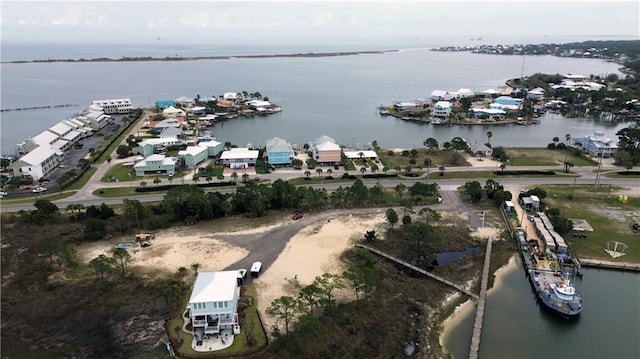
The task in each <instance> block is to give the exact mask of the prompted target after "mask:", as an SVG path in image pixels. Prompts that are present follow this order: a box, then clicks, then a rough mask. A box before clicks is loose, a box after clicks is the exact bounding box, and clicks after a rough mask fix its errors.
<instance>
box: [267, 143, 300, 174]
mask: <svg viewBox="0 0 640 359" xmlns="http://www.w3.org/2000/svg"><path fill="white" fill-rule="evenodd" d="M265 144H266V148H267V162H268V163H269V165H271V166H275V167H290V166H291V161H292V160H293V158H294V157H295V153H294V152H293V148H292V147H291V144H290V143H289V142H287V141H285V140H283V139H282V138H279V137H274V138H271V139H268V140H266V141H265Z"/></svg>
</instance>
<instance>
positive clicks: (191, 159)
mask: <svg viewBox="0 0 640 359" xmlns="http://www.w3.org/2000/svg"><path fill="white" fill-rule="evenodd" d="M178 156H180V157H182V158H184V164H185V166H187V168H194V167H195V166H197V165H199V164H200V163H202V162H204V161H206V160H207V158H208V157H209V150H208V149H207V147H205V146H187V148H185V149H184V150H181V151H179V152H178Z"/></svg>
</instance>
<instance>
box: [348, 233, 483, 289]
mask: <svg viewBox="0 0 640 359" xmlns="http://www.w3.org/2000/svg"><path fill="white" fill-rule="evenodd" d="M356 247H360V248H364V249H366V250H368V251H370V252H373V253H375V254H378V255H379V256H381V257H384V258H387V259H389V260H391V261H393V262H396V263H398V264H401V265H403V266H405V267H407V268H409V269H411V270H414V271H416V272H418V273H421V274H424V275H426V276H427V277H430V278H433V279H435V280H437V281H439V282H441V283H444V284H446V285H448V286H450V287H453V288H455V289H457V290H459V291H461V292H462V293H464V294H466V295H468V296H470V297H471V298H473V299H475V300H478V299H479V297H478V295H477V294H475V293H473V292H471V291H470V290H468V289H467V288H465V286H463V285H460V284H456V283H454V282H452V281H450V280H448V279H446V278H443V277H440V276H437V275H435V274H433V273H430V272H427V271H426V270H424V269H422V268H418V267H416V266H414V265H412V264H411V263H408V262H405V261H403V260H402V259H398V258H396V257H394V256H392V255H390V254H387V253H384V252H382V251H379V250H377V249H375V248H372V247H369V246H365V245H364V244H359V243H357V244H356Z"/></svg>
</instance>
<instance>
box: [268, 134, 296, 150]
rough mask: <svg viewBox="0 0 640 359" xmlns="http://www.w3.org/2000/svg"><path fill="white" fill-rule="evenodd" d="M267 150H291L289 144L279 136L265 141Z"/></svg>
mask: <svg viewBox="0 0 640 359" xmlns="http://www.w3.org/2000/svg"><path fill="white" fill-rule="evenodd" d="M265 144H266V147H267V152H271V153H273V152H292V153H293V148H291V144H289V142H287V141H285V140H283V139H282V138H279V137H274V138H271V139H268V140H267V141H265Z"/></svg>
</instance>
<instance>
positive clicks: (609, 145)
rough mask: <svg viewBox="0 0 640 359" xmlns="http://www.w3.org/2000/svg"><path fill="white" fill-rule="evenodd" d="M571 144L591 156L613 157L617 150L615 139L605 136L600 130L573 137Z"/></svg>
mask: <svg viewBox="0 0 640 359" xmlns="http://www.w3.org/2000/svg"><path fill="white" fill-rule="evenodd" d="M573 146H574V147H576V148H580V149H581V150H582V152H584V153H588V154H589V155H590V156H593V157H613V156H615V155H616V152H617V151H618V144H617V143H616V141H614V140H612V139H610V138H608V137H606V136H605V135H604V132H601V131H596V132H594V133H593V135H588V136H585V137H578V138H575V139H574V140H573Z"/></svg>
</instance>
